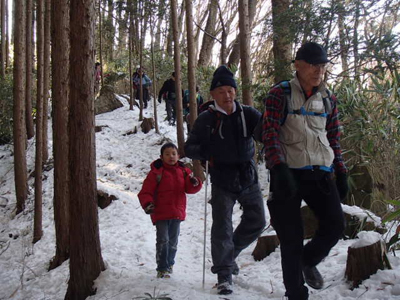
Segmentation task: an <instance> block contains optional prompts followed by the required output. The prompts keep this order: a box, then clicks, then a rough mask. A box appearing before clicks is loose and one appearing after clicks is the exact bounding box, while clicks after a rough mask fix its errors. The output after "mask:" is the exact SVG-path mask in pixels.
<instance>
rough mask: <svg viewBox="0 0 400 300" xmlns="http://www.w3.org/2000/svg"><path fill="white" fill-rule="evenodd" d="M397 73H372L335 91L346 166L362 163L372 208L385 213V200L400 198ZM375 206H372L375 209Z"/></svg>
mask: <svg viewBox="0 0 400 300" xmlns="http://www.w3.org/2000/svg"><path fill="white" fill-rule="evenodd" d="M399 83H400V75H399V74H398V73H397V72H396V73H394V75H392V74H375V75H374V76H371V77H369V78H368V79H367V80H366V81H365V82H360V83H358V82H357V81H354V82H342V83H341V84H340V86H338V88H337V91H336V92H335V93H336V95H337V97H338V99H339V101H340V103H339V112H340V119H341V123H342V125H343V128H344V130H343V132H344V134H343V136H342V140H341V144H342V148H343V149H344V153H345V158H346V160H347V166H348V167H350V168H352V167H354V166H363V167H366V169H367V170H368V173H369V175H370V176H371V178H372V187H371V189H372V193H371V197H372V205H371V209H372V210H373V211H374V212H375V213H377V214H379V215H384V214H385V213H386V212H387V211H386V210H387V204H386V200H394V199H399V197H400V186H399V185H398V182H399V180H400V168H399V165H400V155H399V154H400V153H399V151H400V85H399ZM374 206H375V209H374Z"/></svg>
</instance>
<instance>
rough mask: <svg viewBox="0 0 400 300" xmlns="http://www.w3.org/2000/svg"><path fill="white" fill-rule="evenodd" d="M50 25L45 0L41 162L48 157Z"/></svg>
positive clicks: (49, 5) (47, 6)
mask: <svg viewBox="0 0 400 300" xmlns="http://www.w3.org/2000/svg"><path fill="white" fill-rule="evenodd" d="M50 25H51V0H45V12H44V39H43V43H44V44H43V51H44V52H43V147H42V157H43V163H45V162H46V161H47V160H48V158H49V150H48V134H47V131H48V127H49V125H48V124H49V122H48V114H49V96H50V93H49V92H50V56H51V53H50Z"/></svg>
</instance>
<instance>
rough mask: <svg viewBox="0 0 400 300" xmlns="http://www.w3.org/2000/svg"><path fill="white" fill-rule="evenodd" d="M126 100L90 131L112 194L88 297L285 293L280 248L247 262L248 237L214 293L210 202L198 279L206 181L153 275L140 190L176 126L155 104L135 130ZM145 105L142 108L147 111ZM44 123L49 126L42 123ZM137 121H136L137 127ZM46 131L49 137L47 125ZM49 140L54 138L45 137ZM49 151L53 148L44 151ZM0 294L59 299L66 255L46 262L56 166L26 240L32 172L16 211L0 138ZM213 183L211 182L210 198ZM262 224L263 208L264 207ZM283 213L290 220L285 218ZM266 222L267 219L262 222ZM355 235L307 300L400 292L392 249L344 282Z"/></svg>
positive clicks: (241, 299) (250, 297) (7, 154)
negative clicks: (161, 273) (380, 262)
mask: <svg viewBox="0 0 400 300" xmlns="http://www.w3.org/2000/svg"><path fill="white" fill-rule="evenodd" d="M121 101H122V102H123V103H124V106H123V107H121V108H119V109H117V110H115V111H113V112H110V113H105V114H101V115H98V116H96V125H97V126H103V129H102V131H100V132H98V133H96V156H97V157H96V165H97V185H98V189H99V190H102V191H105V192H107V193H109V194H112V195H115V196H116V197H117V198H118V199H117V200H115V201H113V202H112V204H111V205H110V206H109V207H107V208H105V209H99V221H100V223H99V226H100V239H101V247H102V255H103V259H104V261H105V263H106V267H107V269H106V270H105V271H104V272H102V273H101V275H100V276H99V278H98V279H97V280H96V283H95V285H96V288H97V293H96V295H94V296H92V297H89V298H88V299H93V300H100V299H101V300H103V299H104V300H106V299H113V300H130V299H134V298H135V297H139V296H142V297H144V296H145V295H144V293H150V294H153V292H154V290H155V294H156V295H159V294H167V295H168V296H169V297H171V298H172V299H173V300H208V299H210V300H214V299H215V300H217V299H230V300H261V299H282V297H283V295H284V287H283V283H282V271H281V265H280V250H279V248H278V249H277V250H276V251H275V252H274V253H272V254H271V255H270V256H268V257H267V258H265V259H264V260H263V261H261V262H256V261H254V259H253V257H252V256H251V253H252V251H253V249H254V247H255V243H253V244H252V245H250V247H248V248H247V249H246V250H244V251H243V253H241V255H240V256H239V258H238V260H237V263H238V265H239V266H240V274H239V275H238V276H234V279H233V282H234V294H233V295H229V296H220V295H217V294H216V289H213V286H214V284H215V283H216V275H214V274H212V273H211V271H210V268H211V265H212V262H211V251H210V240H209V239H210V228H211V206H210V205H208V208H207V210H208V215H207V241H206V245H207V251H206V278H205V288H204V289H203V288H202V279H203V241H204V232H203V227H204V205H205V204H204V203H205V188H204V187H203V189H202V190H201V191H200V192H199V193H197V194H195V195H188V206H187V219H186V221H185V222H182V224H181V234H180V237H179V244H178V253H177V257H176V264H175V267H174V274H173V275H172V278H170V279H157V278H156V271H155V269H156V262H155V240H156V238H155V227H154V226H153V225H152V224H151V221H150V217H149V216H148V215H146V214H145V213H144V212H143V210H142V208H141V207H140V205H139V201H138V199H137V193H138V192H139V191H140V189H141V184H142V182H143V180H144V178H145V176H146V175H147V173H148V171H149V169H150V163H151V162H152V161H153V160H155V159H157V158H158V157H159V155H160V148H161V145H162V144H163V143H164V142H165V139H170V140H172V141H173V142H176V139H177V138H176V129H175V127H172V126H169V125H167V124H166V123H165V122H163V120H164V118H165V104H164V103H163V104H161V105H159V106H158V115H159V120H161V121H160V122H159V128H160V132H161V134H160V135H158V134H156V133H155V132H154V130H153V131H151V132H149V133H148V134H143V133H142V132H140V131H139V132H138V133H136V134H127V133H128V132H130V131H132V130H133V129H134V127H135V126H137V127H138V128H139V124H140V123H139V121H138V115H139V112H138V109H137V108H136V107H135V109H134V110H133V111H130V110H129V105H128V103H127V102H126V100H124V98H122V97H121ZM152 112H153V106H152V104H150V105H149V107H148V108H147V110H145V113H144V116H145V117H151V116H152ZM49 130H51V126H49ZM139 130H140V129H139ZM48 136H49V138H51V137H52V135H51V133H49V135H48ZM49 145H50V146H51V142H50V143H49ZM34 148H35V147H34V141H30V142H29V145H28V153H27V158H28V165H29V168H30V170H32V169H33V165H34ZM50 152H51V151H50ZM0 159H1V164H0V226H1V227H0V299H1V300H2V299H21V300H22V299H24V300H27V299H31V300H43V299H49V300H50V299H51V300H59V299H60V300H61V299H64V296H65V293H66V288H67V283H68V279H69V269H68V261H67V262H65V263H64V264H63V265H62V266H60V267H58V268H56V269H54V270H52V271H50V272H49V271H47V268H48V266H49V262H50V260H51V259H52V257H53V256H54V253H55V232H54V219H53V204H52V201H53V173H52V171H49V172H45V173H44V177H45V180H44V183H43V230H44V234H43V238H42V239H41V240H40V241H39V242H37V243H36V244H34V245H33V244H32V229H33V198H34V195H33V190H32V188H33V179H30V181H29V185H30V190H31V194H30V195H29V199H28V202H27V209H26V211H25V212H24V213H23V214H20V215H18V216H15V210H14V208H15V192H14V174H13V169H12V166H13V156H12V146H10V145H5V146H0ZM259 173H260V182H261V186H262V187H263V195H264V198H265V200H266V198H267V191H268V180H267V172H266V170H265V167H264V166H263V165H260V166H259ZM210 194H211V187H210V185H209V186H208V197H209V196H210ZM240 215H241V212H240V209H239V207H238V206H236V207H235V210H234V216H233V218H234V222H235V224H237V223H238V222H239V220H240ZM266 216H267V223H268V224H269V213H268V210H267V209H266ZM288 221H290V220H288ZM271 230H272V229H271V228H269V229H268V231H271ZM353 242H354V241H349V240H347V241H342V240H341V241H340V242H339V243H338V245H337V246H335V247H334V248H333V250H332V251H331V253H330V255H329V256H328V257H327V258H326V259H325V260H324V261H323V262H322V263H321V264H320V265H319V270H320V271H321V273H322V274H323V276H324V279H325V283H326V285H325V288H324V289H323V290H321V291H315V290H312V289H311V290H310V299H315V300H319V299H324V300H333V299H346V300H352V299H380V300H386V299H387V300H389V299H400V259H399V258H398V257H394V256H393V255H391V254H390V255H389V259H390V261H391V263H392V266H393V270H382V271H378V273H377V274H375V275H373V276H371V278H370V279H368V280H365V281H364V282H363V284H362V285H361V286H360V288H358V289H354V290H349V288H348V286H347V284H346V283H345V281H344V271H345V267H346V259H347V248H348V247H349V245H351V244H352V243H353Z"/></svg>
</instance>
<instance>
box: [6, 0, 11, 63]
mask: <svg viewBox="0 0 400 300" xmlns="http://www.w3.org/2000/svg"><path fill="white" fill-rule="evenodd" d="M9 20H10V16H9V14H8V1H6V69H8V68H9V67H10V41H9V39H10V37H9V34H8V30H9V24H8V22H9Z"/></svg>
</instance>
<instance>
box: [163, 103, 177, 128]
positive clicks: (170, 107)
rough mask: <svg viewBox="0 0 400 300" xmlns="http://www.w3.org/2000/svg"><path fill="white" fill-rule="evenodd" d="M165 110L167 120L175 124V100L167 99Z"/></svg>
mask: <svg viewBox="0 0 400 300" xmlns="http://www.w3.org/2000/svg"><path fill="white" fill-rule="evenodd" d="M165 109H166V111H167V120H168V121H169V122H170V123H175V99H173V100H172V99H167V100H166V103H165Z"/></svg>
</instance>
